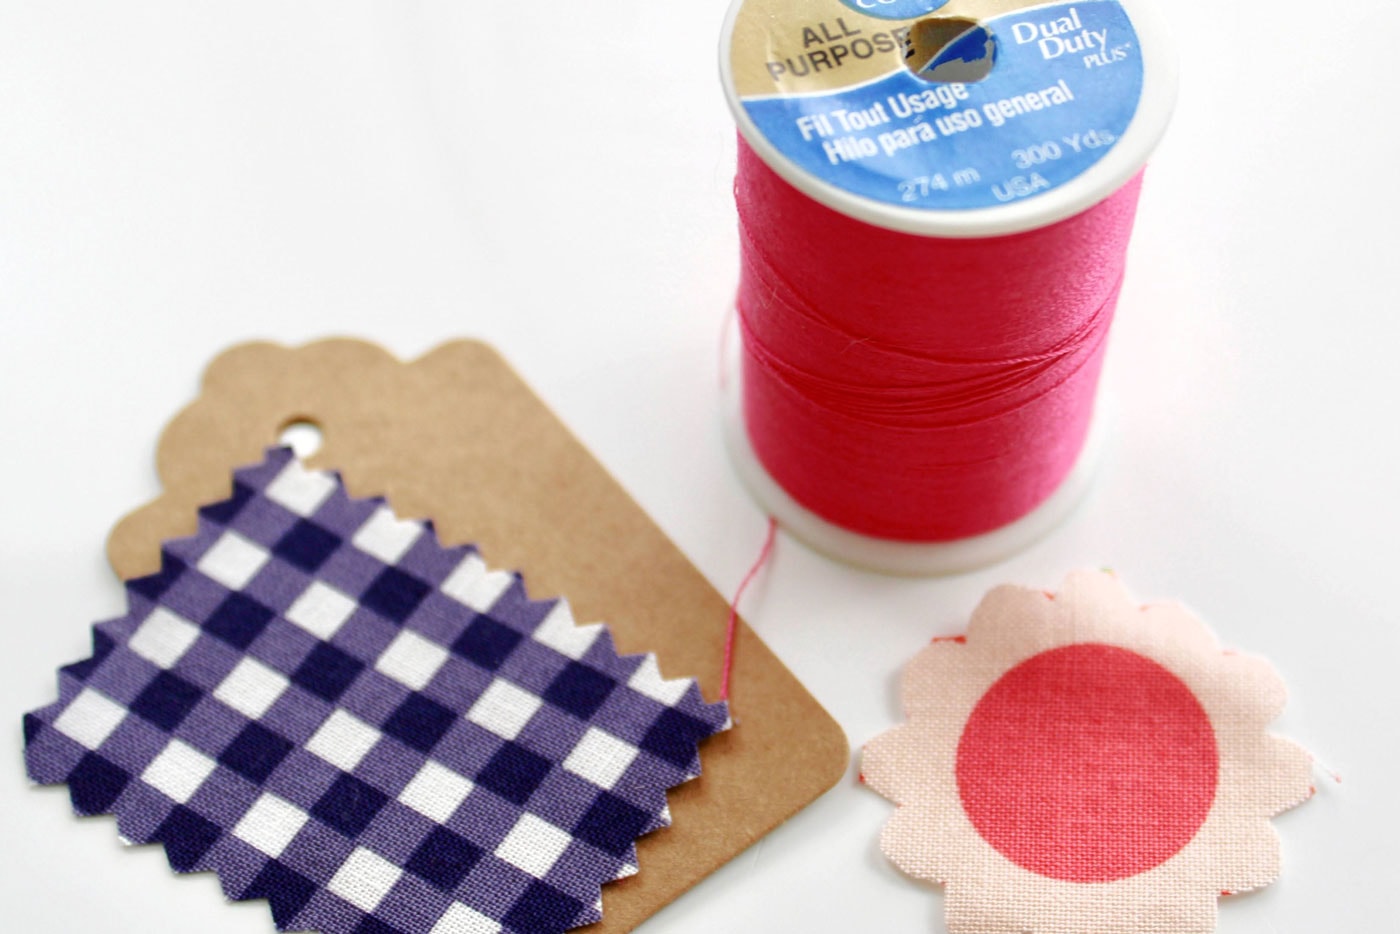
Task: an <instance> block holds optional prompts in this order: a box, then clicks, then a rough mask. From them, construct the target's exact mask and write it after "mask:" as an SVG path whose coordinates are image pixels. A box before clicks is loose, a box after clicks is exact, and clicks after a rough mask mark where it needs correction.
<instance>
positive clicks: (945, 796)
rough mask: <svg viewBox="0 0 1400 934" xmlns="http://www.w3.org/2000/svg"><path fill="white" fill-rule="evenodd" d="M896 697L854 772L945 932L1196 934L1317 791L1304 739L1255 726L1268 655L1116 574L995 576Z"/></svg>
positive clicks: (1268, 868)
mask: <svg viewBox="0 0 1400 934" xmlns="http://www.w3.org/2000/svg"><path fill="white" fill-rule="evenodd" d="M901 696H902V699H903V706H904V713H905V716H906V722H905V723H904V724H903V725H902V726H899V727H896V728H895V729H892V730H890V731H888V732H886V733H884V734H882V735H881V736H879V737H877V738H876V739H875V740H874V741H872V742H871V743H869V744H868V745H867V746H866V747H865V750H864V752H863V755H862V768H861V778H862V780H863V781H864V782H865V783H866V784H868V785H869V786H870V787H871V788H873V789H874V790H875V791H877V792H879V793H880V794H881V795H883V796H885V797H886V798H889V799H890V800H891V801H893V802H894V803H895V804H896V805H898V809H897V810H896V812H895V814H894V816H893V817H892V818H891V819H890V820H889V822H888V823H887V824H886V825H885V829H884V832H883V834H882V836H881V846H882V848H883V850H884V852H885V854H886V855H887V856H888V857H889V858H890V860H891V861H893V862H894V863H895V865H897V866H898V867H899V868H900V869H902V870H903V871H905V872H906V873H908V874H909V875H912V876H915V877H917V878H921V879H926V880H929V881H933V882H938V883H942V884H943V885H944V886H945V887H946V903H945V913H946V917H947V922H948V930H949V931H950V932H952V934H1148V932H1163V931H1172V932H1178V934H1207V932H1210V931H1213V930H1214V929H1215V925H1216V906H1217V898H1218V897H1219V896H1220V895H1222V894H1224V895H1229V894H1233V893H1236V892H1243V891H1247V890H1250V889H1255V888H1259V887H1262V886H1265V885H1268V884H1270V883H1271V882H1273V881H1274V880H1275V879H1276V878H1277V877H1278V874H1279V868H1280V853H1279V840H1278V836H1277V834H1276V832H1275V831H1274V829H1273V827H1272V826H1271V824H1270V822H1269V819H1270V818H1271V817H1272V816H1274V815H1276V814H1278V813H1280V812H1282V811H1284V810H1286V809H1288V808H1291V807H1293V806H1295V805H1297V804H1299V803H1301V802H1302V801H1304V800H1305V799H1307V798H1308V797H1309V796H1310V795H1311V794H1312V792H1313V787H1312V782H1311V770H1312V760H1311V757H1310V756H1309V755H1308V753H1307V752H1306V751H1304V750H1303V749H1302V748H1301V747H1299V746H1297V745H1295V744H1294V743H1292V742H1290V741H1288V740H1284V739H1281V738H1278V737H1276V736H1272V735H1269V734H1268V733H1266V732H1265V726H1266V725H1267V724H1268V723H1269V722H1270V721H1271V720H1273V719H1274V718H1275V717H1276V716H1277V715H1278V714H1279V713H1280V712H1281V711H1282V709H1283V705H1284V701H1285V696H1286V695H1285V689H1284V685H1283V682H1282V681H1281V680H1280V678H1279V677H1278V675H1277V674H1276V673H1275V672H1274V671H1273V669H1272V667H1271V666H1270V665H1269V664H1268V663H1267V662H1265V661H1263V660H1261V659H1257V658H1250V657H1248V656H1243V655H1238V654H1234V653H1231V652H1225V651H1222V650H1221V648H1220V646H1219V644H1218V643H1217V642H1216V639H1215V637H1214V636H1213V635H1212V634H1211V633H1210V632H1209V631H1208V630H1207V629H1206V627H1205V626H1204V625H1203V624H1202V623H1201V622H1200V621H1199V620H1198V619H1196V618H1195V617H1194V616H1192V615H1191V614H1190V613H1189V612H1188V611H1186V610H1185V609H1183V608H1182V607H1180V606H1177V605H1174V604H1170V605H1150V606H1139V605H1138V604H1137V603H1135V602H1134V601H1133V600H1132V599H1131V597H1130V596H1129V594H1128V591H1127V590H1126V588H1125V587H1124V586H1123V585H1122V584H1121V583H1120V582H1119V581H1118V579H1117V578H1116V577H1114V576H1113V575H1111V574H1109V573H1101V572H1084V573H1078V574H1074V575H1071V576H1070V577H1069V578H1068V579H1067V580H1066V582H1065V584H1064V586H1063V587H1062V588H1061V590H1060V592H1059V593H1056V594H1051V593H1045V592H1041V591H1037V590H1030V589H1027V588H1022V587H1013V586H1004V587H998V588H996V589H994V590H992V591H991V592H990V593H989V594H987V596H986V597H985V598H984V599H983V600H982V602H981V604H980V605H979V606H978V607H977V609H976V611H975V612H974V613H973V617H972V620H971V622H970V624H969V627H968V632H967V635H966V636H965V637H964V636H959V637H955V638H952V639H937V640H934V642H933V643H932V644H930V645H929V646H927V647H925V648H924V649H923V650H921V651H920V652H919V654H918V655H917V656H916V657H915V658H914V660H913V661H912V662H911V663H910V664H909V666H908V668H907V669H906V671H905V673H904V677H903V682H902V688H901Z"/></svg>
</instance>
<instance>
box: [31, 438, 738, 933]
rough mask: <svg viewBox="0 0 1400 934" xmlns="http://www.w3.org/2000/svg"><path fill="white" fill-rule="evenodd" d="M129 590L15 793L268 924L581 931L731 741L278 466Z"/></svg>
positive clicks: (686, 701) (691, 696)
mask: <svg viewBox="0 0 1400 934" xmlns="http://www.w3.org/2000/svg"><path fill="white" fill-rule="evenodd" d="M126 591H127V597H128V612H127V613H126V614H125V615H124V616H122V617H120V618H118V619H114V620H110V621H108V622H104V623H100V624H98V625H96V626H94V627H93V654H92V656H91V657H90V658H87V659H85V660H83V661H80V662H76V663H74V664H71V665H68V666H66V667H64V668H62V669H60V671H59V698H58V701H57V702H56V703H54V704H52V705H50V706H48V707H45V708H43V709H40V710H36V711H34V712H32V713H30V714H27V715H26V716H25V717H24V737H25V759H26V764H27V767H28V771H29V775H30V777H31V778H32V779H34V780H35V781H36V782H40V783H43V784H55V783H67V785H68V788H69V794H70V797H71V799H72V803H73V808H74V810H75V811H77V813H79V814H83V815H92V814H105V813H111V814H114V815H115V816H116V818H117V824H118V829H119V832H120V834H121V835H122V837H123V839H124V840H127V841H130V842H133V843H156V842H159V843H161V844H162V845H163V846H164V847H165V851H166V855H167V857H168V859H169V862H170V865H171V867H172V868H173V869H175V870H176V871H178V872H195V871H201V870H213V871H215V872H217V873H218V875H219V879H220V881H221V883H222V886H223V889H224V891H225V893H226V894H227V895H228V897H229V898H231V899H235V900H244V899H253V898H265V899H267V900H268V901H269V903H270V906H271V911H272V917H273V920H274V922H275V923H276V925H277V927H278V928H280V929H285V930H318V931H323V932H326V934H352V932H353V934H496V932H515V934H543V932H558V931H564V930H567V929H569V928H573V927H577V926H580V925H585V924H589V923H592V922H594V921H597V920H599V919H600V918H601V909H602V900H601V889H600V887H601V886H602V885H603V884H605V883H607V882H610V881H612V880H615V879H619V878H623V877H625V876H628V875H631V874H633V873H635V872H637V871H638V867H637V856H636V847H635V840H636V839H637V838H638V837H639V836H641V835H644V834H647V833H650V832H652V831H654V830H657V829H659V828H662V827H665V826H667V825H668V824H669V823H670V813H669V810H668V808H667V804H666V790H667V789H669V788H671V787H674V786H675V785H677V784H680V783H681V782H684V781H687V780H689V779H692V778H694V777H696V776H697V775H699V774H700V759H699V753H698V748H697V745H698V744H699V743H700V742H701V741H702V740H704V739H705V738H707V737H709V736H711V735H713V734H715V733H717V732H719V731H721V730H723V729H726V728H727V727H728V726H729V717H728V710H727V707H726V705H725V704H723V703H718V704H709V703H706V702H705V701H704V699H703V698H702V697H701V694H700V689H699V687H698V685H697V684H696V683H695V681H694V680H692V679H674V680H667V679H665V678H663V676H662V675H661V672H660V670H659V668H658V665H657V661H656V658H655V656H654V655H629V656H620V655H618V654H617V652H616V650H615V648H614V645H613V641H612V637H611V635H610V633H609V631H608V629H607V628H606V627H605V626H604V625H602V624H596V623H595V624H592V625H587V626H580V625H577V624H576V623H575V621H574V619H573V616H572V613H571V611H570V608H569V605H568V603H567V602H566V601H564V600H562V599H560V600H532V599H531V598H530V597H529V596H528V594H527V593H526V590H525V586H524V584H523V582H522V580H521V578H520V576H519V575H518V574H514V573H506V572H502V571H496V570H490V569H488V568H487V566H486V565H485V563H484V562H483V561H482V559H481V557H480V555H479V554H478V553H477V552H476V551H475V550H474V549H473V548H470V547H466V546H460V547H444V546H442V545H441V544H440V543H439V542H438V541H437V537H436V535H435V533H434V532H433V528H432V524H431V523H430V522H425V521H417V520H409V519H401V518H399V517H398V516H396V515H395V514H394V513H393V511H392V510H391V509H390V508H389V507H388V506H387V505H385V504H384V502H383V501H382V500H379V499H353V498H351V497H350V496H348V495H347V493H346V491H345V488H344V486H343V484H342V483H341V481H340V478H339V476H338V475H336V474H333V473H328V472H319V471H311V470H308V469H306V468H305V467H303V466H302V464H301V463H300V462H299V461H297V460H296V459H295V458H294V457H293V455H292V452H291V451H290V450H288V449H285V448H278V449H272V450H270V451H269V452H268V453H267V455H266V459H265V460H264V461H263V462H262V463H261V464H259V465H256V466H253V467H250V468H247V469H243V470H239V471H237V472H236V473H235V474H234V482H233V492H232V495H231V496H230V497H229V498H228V499H226V500H224V501H222V502H218V503H214V504H211V505H209V506H206V507H204V508H203V509H201V510H200V511H199V526H198V531H197V533H196V534H195V535H194V536H192V537H190V538H186V539H181V540H177V541H172V542H168V543H166V545H165V546H164V548H163V550H162V564H161V569H160V571H159V572H158V573H156V574H153V575H150V576H148V577H143V578H140V579H135V580H131V581H128V582H127V583H126Z"/></svg>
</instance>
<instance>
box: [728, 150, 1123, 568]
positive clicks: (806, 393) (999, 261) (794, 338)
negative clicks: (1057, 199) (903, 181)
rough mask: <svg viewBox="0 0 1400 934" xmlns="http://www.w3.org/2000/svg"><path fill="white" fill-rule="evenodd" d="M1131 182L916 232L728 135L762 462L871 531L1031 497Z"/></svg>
mask: <svg viewBox="0 0 1400 934" xmlns="http://www.w3.org/2000/svg"><path fill="white" fill-rule="evenodd" d="M1141 182H1142V176H1141V173H1139V174H1138V175H1137V176H1135V177H1133V179H1132V180H1131V181H1130V182H1129V183H1128V184H1127V185H1125V186H1124V187H1122V188H1121V189H1119V190H1118V191H1117V192H1115V193H1114V194H1112V195H1110V196H1109V197H1108V198H1107V199H1106V200H1104V201H1102V202H1100V203H1098V204H1097V205H1094V206H1093V207H1091V208H1089V209H1088V210H1086V211H1084V212H1082V213H1080V214H1077V215H1074V216H1072V217H1069V218H1068V219H1066V220H1062V221H1059V222H1057V223H1054V224H1051V225H1050V226H1047V227H1042V228H1039V229H1036V230H1030V231H1026V232H1023V233H1017V234H1011V235H1008V236H1001V237H988V238H980V239H970V238H963V239H954V238H936V237H920V236H915V235H912V234H907V233H902V232H898V231H893V230H887V229H885V228H882V227H876V226H872V225H870V224H867V223H864V222H862V221H858V220H855V219H853V218H850V217H847V216H845V215H844V214H841V213H839V212H837V211H834V210H832V209H831V208H828V207H826V206H824V205H821V204H819V203H817V202H816V201H814V200H812V199H811V198H808V197H807V196H806V195H804V194H802V193H801V192H799V191H797V190H796V189H795V188H793V187H792V186H791V185H789V184H788V183H787V182H786V181H784V180H783V179H781V178H779V177H778V175H777V174H776V173H774V172H773V170H772V169H770V168H769V167H768V166H767V165H766V164H765V163H764V162H763V160H762V159H760V158H759V157H758V156H757V155H756V154H755V153H754V152H753V150H752V149H751V148H750V147H749V146H748V145H747V144H746V143H745V142H744V141H743V139H742V138H741V139H740V141H739V170H738V176H737V179H736V183H735V198H736V202H737V204H738V209H739V218H740V231H741V237H740V242H741V250H742V274H741V278H740V286H739V296H738V308H739V320H740V323H741V327H742V329H743V357H742V368H743V378H744V396H743V412H744V420H745V424H746V426H747V431H748V435H749V439H750V441H751V442H752V444H753V447H754V450H755V453H756V454H757V456H758V458H759V460H760V461H761V462H762V463H763V466H764V467H765V468H766V469H767V470H768V471H769V473H770V474H771V475H772V476H773V478H774V479H775V480H776V481H777V482H778V483H779V484H780V485H781V486H782V487H783V488H784V489H785V490H786V491H787V492H788V493H789V494H790V495H791V496H792V497H793V498H794V499H796V500H797V501H798V502H799V503H800V504H802V505H803V506H805V507H807V508H808V509H810V510H812V511H813V512H815V513H817V514H818V515H820V516H821V517H823V518H825V519H827V520H828V521H830V522H833V523H835V524H837V525H840V526H842V527H844V528H847V529H850V530H852V531H856V532H860V533H863V534H866V535H872V536H876V537H879V538H887V539H899V540H905V541H920V542H938V541H951V540H955V539H961V538H966V537H969V536H972V535H977V534H980V533H983V532H987V531H990V530H993V529H996V528H998V527H1000V526H1003V525H1005V524H1007V523H1009V522H1012V521H1015V520H1016V519H1018V518H1020V517H1022V516H1024V515H1026V514H1027V513H1029V512H1030V511H1032V510H1033V509H1034V508H1035V507H1036V506H1038V505H1039V504H1040V503H1042V502H1043V501H1044V500H1045V499H1046V498H1047V497H1048V496H1050V494H1051V493H1053V492H1054V491H1055V489H1056V488H1057V487H1058V486H1059V485H1060V483H1061V481H1063V480H1064V478H1065V476H1066V474H1068V472H1069V471H1070V469H1071V468H1072V467H1073V466H1074V463H1075V460H1076V458H1077V457H1078V455H1079V452H1080V450H1081V448H1082V447H1083V444H1084V439H1085V435H1086V432H1087V431H1088V426H1089V421H1090V418H1091V416H1092V411H1093V399H1094V393H1095V388H1096V385H1097V382H1098V374H1099V369H1100V365H1101V364H1102V361H1103V354H1104V350H1105V347H1106V338H1107V334H1108V328H1109V324H1110V323H1111V321H1112V318H1113V310H1114V306H1115V304H1116V302H1117V298H1118V290H1119V286H1120V285H1121V283H1122V277H1123V268H1124V262H1125V258H1126V251H1127V245H1128V238H1129V234H1130V233H1131V230H1132V223H1133V216H1134V212H1135V210H1136V206H1137V198H1138V191H1139V188H1140V186H1141Z"/></svg>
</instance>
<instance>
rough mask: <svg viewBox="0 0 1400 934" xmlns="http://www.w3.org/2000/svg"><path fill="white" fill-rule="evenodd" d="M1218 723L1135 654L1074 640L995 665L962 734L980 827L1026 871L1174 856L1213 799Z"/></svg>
mask: <svg viewBox="0 0 1400 934" xmlns="http://www.w3.org/2000/svg"><path fill="white" fill-rule="evenodd" d="M1219 767H1220V760H1219V755H1218V753H1217V751H1216V747H1215V732H1214V730H1213V729H1212V728H1211V725H1210V718H1209V717H1207V716H1206V712H1205V710H1204V709H1203V708H1202V707H1201V703H1200V701H1198V700H1197V699H1196V696H1195V695H1194V694H1192V693H1191V689H1190V688H1188V687H1187V686H1186V685H1185V684H1184V683H1182V681H1181V679H1180V678H1178V677H1177V676H1176V675H1174V674H1172V673H1171V672H1170V671H1168V670H1167V669H1166V668H1163V667H1162V666H1161V665H1159V664H1157V663H1156V662H1154V661H1152V660H1151V659H1148V658H1144V657H1143V656H1141V655H1139V654H1137V653H1136V652H1130V651H1128V650H1127V649H1122V648H1118V647H1117V646H1112V645H1100V644H1098V643H1081V644H1079V645H1069V646H1065V647H1063V648H1058V649H1051V650H1050V651H1047V652H1042V653H1040V654H1039V655H1036V656H1033V657H1032V658H1029V659H1027V660H1026V661H1024V662H1022V663H1021V664H1019V665H1017V666H1016V667H1015V668H1012V669H1011V670H1010V671H1008V672H1006V674H1004V675H1002V676H1001V678H999V679H998V680H997V682H996V683H995V684H993V685H992V686H991V688H989V689H988V690H987V693H985V694H983V695H982V698H981V700H979V701H978V702H977V706H976V707H975V708H974V709H973V711H972V716H970V717H969V718H968V720H967V724H966V726H964V727H963V733H962V737H961V739H960V740H959V741H958V758H957V779H958V793H959V795H960V796H961V797H962V804H963V809H964V810H965V811H966V812H967V816H968V817H969V818H970V819H971V821H972V824H973V826H974V827H976V828H977V832H978V833H980V834H981V835H982V837H983V839H985V840H986V841H987V842H988V843H990V844H991V845H992V846H994V847H995V848H996V849H997V850H998V851H999V852H1000V853H1001V854H1002V855H1003V856H1005V857H1006V858H1007V859H1009V860H1011V861H1012V862H1014V863H1016V864H1017V865H1018V866H1021V867H1022V868H1024V869H1028V870H1030V871H1031V872H1035V873H1039V874H1040V875H1042V876H1048V877H1050V878H1052V879H1062V880H1065V881H1068V882H1109V881H1112V880H1114V879H1123V878H1126V877H1128V876H1134V875H1137V874H1138V873H1140V872H1145V871H1146V870H1148V869H1151V868H1152V867H1154V866H1157V865H1160V864H1161V863H1162V862H1164V861H1166V860H1167V859H1169V858H1171V857H1172V856H1173V855H1174V854H1175V853H1176V852H1177V851H1179V850H1180V849H1181V848H1182V847H1183V846H1185V845H1186V844H1187V843H1188V842H1189V841H1190V840H1191V838H1192V837H1194V836H1195V835H1196V831H1197V830H1199V829H1200V826H1201V824H1202V822H1204V821H1205V819H1206V814H1207V813H1208V812H1209V811H1210V807H1211V803H1212V802H1213V801H1214V800H1215V788H1216V780H1217V777H1218V773H1219Z"/></svg>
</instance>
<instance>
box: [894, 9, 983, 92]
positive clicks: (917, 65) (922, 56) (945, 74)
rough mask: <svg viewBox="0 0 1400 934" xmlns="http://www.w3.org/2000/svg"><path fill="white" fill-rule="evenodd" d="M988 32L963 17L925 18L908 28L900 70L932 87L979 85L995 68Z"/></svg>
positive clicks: (973, 20)
mask: <svg viewBox="0 0 1400 934" xmlns="http://www.w3.org/2000/svg"><path fill="white" fill-rule="evenodd" d="M996 57H997V42H996V38H995V37H994V36H993V35H992V31H991V30H990V29H988V28H987V27H986V26H983V25H982V24H981V23H979V22H977V21H976V20H975V19H968V18H967V17H965V16H928V17H925V18H924V19H921V20H919V21H918V22H916V23H915V24H914V25H913V26H911V27H909V44H908V46H907V47H906V49H905V52H904V67H905V68H908V69H909V70H910V71H911V72H913V74H914V77H916V78H920V79H922V80H924V81H930V82H935V83H950V82H959V83H964V84H970V83H972V82H974V81H981V80H982V79H983V78H986V77H987V76H988V75H989V74H991V73H992V66H993V65H994V64H996Z"/></svg>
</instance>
